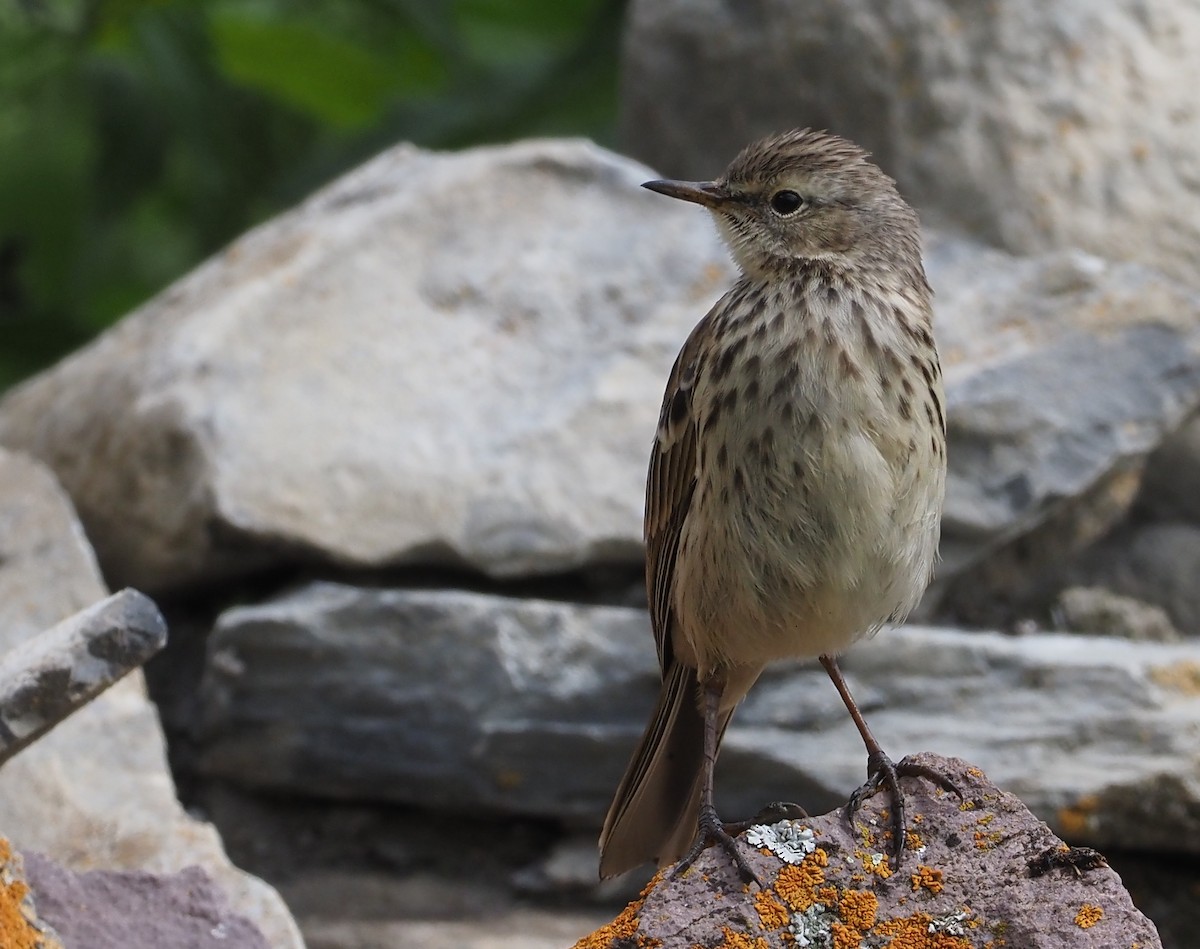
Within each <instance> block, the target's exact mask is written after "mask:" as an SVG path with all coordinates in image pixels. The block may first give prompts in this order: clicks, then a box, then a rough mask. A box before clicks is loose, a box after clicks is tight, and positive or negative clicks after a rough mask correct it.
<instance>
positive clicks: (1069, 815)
mask: <svg viewBox="0 0 1200 949" xmlns="http://www.w3.org/2000/svg"><path fill="white" fill-rule="evenodd" d="M1099 807H1100V798H1098V797H1096V795H1094V794H1085V795H1084V796H1083V797H1081V798H1080V799H1079V800H1078V801H1076V802H1075V803H1074V804H1072V805H1071V806H1070V807H1064V808H1062V809H1060V810H1059V812H1058V823H1059V825H1060V826H1061V827H1062V831H1063V834H1064V835H1065V836H1067V837H1068V838H1069V837H1073V836H1078V835H1080V834H1083V833H1084V832H1085V831H1086V830H1087V829H1088V825H1089V824H1090V823H1091V822H1092V816H1093V815H1094V814H1095V812H1096V811H1097V810H1098V809H1099Z"/></svg>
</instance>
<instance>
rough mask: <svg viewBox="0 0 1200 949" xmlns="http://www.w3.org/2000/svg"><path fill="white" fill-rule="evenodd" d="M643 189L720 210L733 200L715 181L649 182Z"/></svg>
mask: <svg viewBox="0 0 1200 949" xmlns="http://www.w3.org/2000/svg"><path fill="white" fill-rule="evenodd" d="M642 187H643V188H649V189H650V190H651V191H657V192H658V193H659V194H665V195H668V196H669V197H672V198H679V200H681V201H691V202H692V203H693V204H702V205H704V207H706V208H719V207H721V205H723V204H728V203H729V202H730V201H731V200H732V199H733V196H732V195H731V194H730V193H729V192H728V190H726V189H725V188H723V187H721V186H720V185H719V184H717V183H716V182H715V181H647V182H646V183H645V184H644V185H642Z"/></svg>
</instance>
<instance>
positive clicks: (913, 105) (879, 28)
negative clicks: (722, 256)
mask: <svg viewBox="0 0 1200 949" xmlns="http://www.w3.org/2000/svg"><path fill="white" fill-rule="evenodd" d="M1197 50H1200V8H1198V7H1196V5H1195V4H1191V3H1142V2H1139V0H1113V2H1107V3H1094V2H1092V0H1060V2H1056V3H1042V2H1039V0H1006V2H1004V3H995V4H990V5H986V6H979V5H967V6H964V5H962V4H961V3H958V2H955V0H895V2H888V3H884V4H880V3H877V2H874V0H817V2H809V3H803V4H797V3H792V2H790V0H760V2H757V3H754V4H752V5H748V4H745V3H743V2H741V0H637V2H635V3H634V4H633V6H632V8H631V14H630V20H629V26H628V27H627V34H626V43H625V57H624V70H623V73H624V77H623V90H622V109H623V113H624V114H623V118H622V125H623V136H622V137H623V140H624V145H625V147H626V148H627V149H628V150H629V151H630V153H631V154H633V155H635V156H636V157H638V158H640V159H642V160H643V161H646V162H649V163H650V164H652V165H654V166H656V167H658V168H660V169H662V170H663V171H664V172H666V173H668V174H669V175H670V176H671V177H677V178H687V177H703V178H708V177H712V176H713V175H714V174H716V172H717V171H718V170H720V169H721V168H723V167H724V166H725V164H726V163H727V162H728V161H729V159H730V158H731V157H732V156H733V155H734V154H735V153H736V151H737V150H738V149H739V148H741V147H742V145H744V144H745V143H746V142H748V141H749V140H750V139H752V138H754V137H756V136H757V135H759V134H762V133H764V132H768V131H773V130H775V129H779V128H791V127H793V126H796V125H817V126H824V127H828V128H831V129H833V130H834V131H837V132H840V133H842V134H844V135H847V136H849V137H850V138H852V139H855V140H857V141H859V142H861V143H862V144H863V145H865V146H866V147H867V148H869V149H870V150H871V151H873V152H874V153H875V155H876V156H877V158H878V159H879V160H880V162H881V163H882V165H883V167H884V168H885V169H887V170H888V171H889V172H890V173H891V174H893V175H894V176H895V177H897V178H898V180H899V181H900V183H901V187H902V189H903V190H904V191H905V193H906V194H908V195H909V196H910V197H911V198H912V199H914V200H915V203H916V204H917V206H918V207H919V208H920V209H921V210H922V211H923V212H937V213H938V214H939V215H940V216H941V217H944V218H946V219H949V220H952V221H957V222H959V223H960V224H963V225H966V226H967V227H968V228H969V229H970V230H971V231H972V232H973V233H975V234H977V235H979V236H981V237H984V238H985V239H987V240H989V241H990V242H993V243H998V244H1001V245H1002V246H1006V247H1008V248H1010V249H1013V250H1017V251H1020V252H1030V251H1040V250H1044V249H1046V248H1049V247H1083V248H1085V249H1087V250H1090V251H1092V252H1094V253H1099V254H1102V255H1103V256H1106V257H1111V258H1114V259H1118V260H1131V259H1132V260H1140V261H1142V262H1144V263H1149V264H1152V265H1154V266H1156V267H1161V268H1164V269H1166V270H1168V271H1169V272H1173V273H1175V274H1176V275H1177V276H1179V277H1180V278H1181V279H1184V280H1189V281H1192V282H1193V283H1194V282H1195V281H1196V271H1195V260H1196V258H1197V256H1198V255H1200V188H1198V187H1197V182H1198V181H1200V112H1197V110H1196V108H1195V103H1194V97H1193V92H1192V91H1193V90H1194V89H1195V88H1196V86H1197V84H1200V56H1197ZM764 90H766V92H764ZM784 90H786V93H784Z"/></svg>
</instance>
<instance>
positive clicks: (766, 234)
mask: <svg viewBox="0 0 1200 949" xmlns="http://www.w3.org/2000/svg"><path fill="white" fill-rule="evenodd" d="M645 187H647V188H649V189H650V190H652V191H657V192H659V193H661V194H665V195H669V196H671V197H674V198H680V199H682V200H684V201H691V202H694V203H696V204H699V205H701V206H703V207H705V208H707V209H708V210H709V211H710V212H712V216H713V217H714V218H715V220H716V223H717V226H718V228H719V230H720V232H721V234H722V236H723V237H724V238H725V240H726V241H727V242H728V244H729V247H730V249H731V251H732V254H733V257H734V260H735V261H736V263H737V266H738V269H739V271H740V274H739V276H738V278H737V281H736V282H735V283H734V285H733V287H732V289H730V290H729V292H728V293H726V294H725V295H724V296H723V297H722V298H721V299H720V300H719V301H718V302H717V304H716V305H715V306H714V307H713V308H712V310H710V311H709V313H708V315H707V316H705V317H704V319H702V320H701V321H700V322H699V324H697V326H696V328H695V329H694V330H693V331H692V333H691V335H690V336H689V337H688V339H687V341H686V342H685V343H684V346H683V349H682V351H681V352H680V354H679V357H678V359H676V361H675V366H674V368H673V369H672V371H671V375H670V379H669V381H668V382H667V390H666V394H665V396H664V397H663V404H662V413H661V415H660V417H659V423H658V432H657V435H656V438H655V443H654V447H653V449H652V451H651V455H650V473H649V477H648V479H647V486H646V519H645V537H646V554H647V563H646V580H647V590H648V594H649V600H650V615H651V619H652V623H653V628H654V638H655V641H656V643H657V645H658V659H659V665H660V668H661V671H662V688H661V691H660V694H659V699H658V704H657V707H656V708H655V710H654V713H653V716H652V717H651V720H650V723H649V725H648V726H647V728H646V732H645V734H644V735H643V737H642V740H641V743H640V745H639V746H638V748H637V750H636V751H635V752H634V755H633V758H632V760H631V761H630V763H629V766H628V769H627V770H626V772H625V776H624V778H622V780H621V784H620V786H619V787H618V788H617V792H616V796H615V798H614V800H613V803H612V806H611V808H610V809H609V812H608V817H607V819H606V820H605V823H604V831H603V833H602V835H601V837H600V872H601V875H602V876H611V875H613V874H616V873H621V872H623V871H625V870H628V869H630V868H632V867H634V866H637V865H638V864H641V863H643V862H646V861H649V860H655V861H657V862H658V863H660V864H665V863H667V862H670V861H673V860H675V859H677V858H679V857H681V856H682V858H683V859H682V861H681V862H680V863H679V864H678V866H677V868H676V871H675V872H677V873H678V872H680V871H681V870H682V869H685V868H686V867H687V866H688V865H690V864H691V862H692V861H693V860H694V859H695V858H696V856H697V855H698V854H699V853H700V852H701V851H702V850H703V849H704V848H705V847H707V846H710V845H712V844H717V845H720V846H722V847H723V848H724V849H725V850H726V851H728V853H729V854H730V856H731V857H732V858H733V859H734V861H735V862H736V863H737V865H738V867H739V868H740V870H741V872H742V874H743V876H745V877H746V878H752V877H753V873H752V872H751V871H750V869H749V867H748V866H747V864H746V862H745V860H744V858H743V857H742V856H741V854H740V853H739V852H738V849H737V844H736V841H735V840H734V839H733V836H732V834H731V832H730V831H731V830H734V829H735V828H734V827H733V826H731V825H725V824H724V823H722V821H721V820H720V818H719V817H718V815H717V811H716V808H715V807H714V805H713V767H714V764H715V763H716V758H717V750H718V748H719V746H720V742H721V737H722V735H723V734H724V732H725V728H726V726H727V725H728V724H729V719H730V716H731V715H732V714H733V711H734V708H735V707H736V706H737V704H738V703H739V702H740V701H741V700H742V699H743V698H744V697H745V695H746V693H747V691H748V690H749V689H750V687H751V686H752V685H753V684H754V681H755V680H756V679H757V678H758V676H759V674H760V673H761V672H762V671H763V669H764V668H765V667H766V665H767V664H768V663H769V662H771V661H773V660H777V659H784V658H791V657H814V656H815V657H819V658H820V661H821V663H822V664H823V665H824V667H825V669H826V671H827V672H828V673H829V676H830V677H831V678H832V680H833V683H834V685H835V686H836V687H837V690H838V692H839V694H840V695H841V697H842V700H843V701H844V702H845V704H846V707H847V709H848V710H849V712H850V715H851V717H852V718H853V719H854V723H855V725H856V726H857V727H858V730H859V733H860V734H861V735H862V738H863V741H864V742H865V744H866V747H867V775H868V777H867V782H866V784H864V785H863V786H862V787H861V788H859V789H858V790H856V791H855V792H854V793H853V794H852V795H851V797H850V801H849V804H848V805H847V811H848V813H849V814H851V815H852V814H853V812H854V810H855V809H856V808H857V807H858V806H859V805H860V804H861V802H862V801H863V800H864V799H865V798H867V797H869V796H870V795H872V794H874V793H875V792H876V791H878V790H879V789H881V788H882V789H885V790H886V791H887V792H888V793H889V795H890V796H891V798H892V805H893V806H892V833H893V859H894V861H895V862H896V863H897V864H898V863H899V861H900V859H901V856H902V853H903V847H904V833H905V823H904V795H903V792H902V791H901V788H900V784H899V778H900V777H901V776H920V777H925V778H928V779H930V780H933V781H935V782H937V783H938V784H939V785H941V786H943V787H946V788H948V789H950V790H953V789H954V786H953V784H952V783H951V782H950V781H949V780H947V779H946V778H945V777H944V776H942V775H940V774H938V773H937V772H934V771H932V770H930V769H928V768H925V767H922V766H920V765H918V764H915V763H914V762H911V761H909V760H908V759H904V760H902V761H900V762H899V763H898V764H893V762H892V761H891V760H890V759H889V758H888V757H887V755H886V754H884V751H883V749H882V748H881V747H880V745H879V743H878V742H877V741H876V740H875V738H874V736H872V734H871V731H870V729H869V728H868V727H867V723H866V722H865V721H864V720H863V717H862V715H861V713H860V712H859V710H858V708H857V706H856V705H855V703H854V699H853V698H852V697H851V695H850V691H849V689H848V688H847V687H846V683H845V680H844V679H843V678H842V674H841V671H840V670H839V668H838V664H837V658H836V657H837V656H838V654H840V653H841V652H843V651H844V650H845V649H846V648H847V647H849V646H850V645H851V644H852V643H853V642H854V641H855V640H857V639H859V638H860V637H862V636H866V635H870V634H872V633H874V632H875V631H877V630H878V629H879V628H880V627H881V626H883V625H884V624H887V623H895V622H899V621H901V620H903V619H904V617H905V616H906V615H907V614H908V612H909V611H910V610H911V609H912V608H913V606H915V605H916V603H917V601H918V600H919V599H920V597H921V595H922V593H923V592H924V590H925V587H926V586H927V584H928V583H929V578H930V574H931V571H932V568H933V563H934V559H935V557H936V551H937V544H938V533H939V529H940V520H941V507H942V495H943V490H944V486H945V478H946V421H945V409H944V406H945V400H944V398H943V394H942V382H941V371H940V367H939V363H938V353H937V348H936V346H935V344H934V340H933V334H932V331H931V312H930V298H931V295H932V292H931V290H930V288H929V284H928V283H927V282H926V279H925V272H924V269H923V267H922V264H921V241H920V230H919V225H918V221H917V215H916V213H915V212H914V211H913V210H912V208H910V207H909V206H908V205H907V204H906V203H905V202H904V200H903V199H902V198H901V197H900V195H899V193H898V192H897V190H896V186H895V182H893V181H892V179H891V178H889V177H888V176H887V175H885V174H884V173H883V172H882V171H881V170H880V169H879V168H878V167H877V166H876V165H874V164H873V163H872V162H870V161H869V160H868V158H867V155H866V153H865V152H864V151H863V150H862V149H860V148H859V147H857V146H856V145H854V144H852V143H850V142H848V141H846V140H844V139H841V138H838V137H837V136H835V135H831V134H829V133H827V132H818V131H813V130H810V129H803V130H797V131H791V132H785V133H783V134H780V135H775V136H772V137H770V138H767V139H764V140H763V141H760V142H756V143H755V144H753V145H750V146H749V147H747V148H746V149H745V150H744V151H743V152H742V153H741V154H740V155H738V157H737V158H736V159H734V161H733V164H731V165H730V166H729V168H728V170H726V172H725V174H724V175H723V176H722V177H720V178H718V179H717V180H715V181H708V182H685V181H650V182H647V183H646V185H645Z"/></svg>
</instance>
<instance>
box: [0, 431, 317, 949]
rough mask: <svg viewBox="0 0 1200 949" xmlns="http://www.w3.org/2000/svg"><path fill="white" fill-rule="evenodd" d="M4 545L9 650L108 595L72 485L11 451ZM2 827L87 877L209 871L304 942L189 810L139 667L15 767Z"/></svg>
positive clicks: (276, 941)
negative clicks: (67, 487) (96, 872)
mask: <svg viewBox="0 0 1200 949" xmlns="http://www.w3.org/2000/svg"><path fill="white" fill-rule="evenodd" d="M0 545H2V548H0V653H4V652H7V651H8V650H10V649H13V648H15V647H17V646H18V645H19V644H20V643H22V642H24V641H25V640H27V639H28V638H30V637H32V636H35V635H37V634H38V633H40V632H41V631H42V630H43V629H45V628H47V627H50V626H53V625H54V624H56V623H57V622H59V621H60V620H62V619H64V618H65V617H68V616H70V615H71V614H73V613H76V612H77V611H79V610H82V609H83V608H84V607H87V606H88V605H90V604H92V603H94V602H95V601H97V600H99V599H101V598H103V597H105V596H106V595H107V592H108V591H107V590H106V589H105V587H104V583H103V581H102V580H101V578H100V574H99V570H98V568H97V566H96V561H95V558H94V556H93V554H92V551H91V548H90V547H89V546H88V545H87V541H86V540H85V538H84V536H83V531H82V529H81V528H80V526H79V522H78V521H77V520H76V518H75V514H74V511H73V510H72V508H71V504H70V501H69V499H68V498H67V497H66V495H65V494H64V493H63V490H62V488H61V487H59V485H58V484H57V483H56V482H55V480H54V478H53V477H52V475H51V474H50V473H49V472H48V471H47V470H46V469H45V468H44V467H43V466H42V465H40V464H38V463H37V462H35V461H33V460H32V459H30V458H28V457H25V456H23V455H20V454H14V453H10V452H7V451H4V450H2V449H0ZM0 828H2V829H3V831H4V832H5V833H7V834H8V835H9V836H10V837H11V839H12V841H13V844H14V846H16V847H18V848H19V849H20V850H22V851H24V852H28V851H31V850H38V851H41V852H43V853H47V854H49V855H51V856H52V857H53V858H54V859H55V860H58V861H60V862H62V863H64V864H65V865H67V866H69V867H71V868H73V869H77V870H82V869H91V868H95V867H105V868H111V869H145V870H150V871H154V872H170V871H174V870H178V869H181V868H183V867H186V866H188V865H190V864H199V865H201V866H203V867H205V868H206V870H207V871H208V872H209V873H211V874H212V876H213V878H214V879H216V880H217V881H218V882H219V883H220V885H221V887H222V888H223V889H224V891H225V892H226V894H227V895H228V898H229V900H230V902H231V904H232V905H233V906H234V908H235V909H236V910H237V911H238V912H240V913H242V914H244V915H246V916H248V917H250V918H251V919H253V920H254V921H255V922H256V924H257V925H258V926H259V927H260V928H261V929H262V930H263V932H264V933H266V934H267V936H268V938H269V940H270V944H271V946H272V947H273V949H300V947H302V946H303V942H302V941H301V939H300V936H299V933H298V931H297V929H296V926H295V923H294V922H293V920H292V918H291V915H290V914H289V913H288V911H287V908H286V907H285V906H284V905H283V902H282V901H281V900H280V898H279V895H278V894H277V893H276V892H275V891H274V890H273V889H272V888H271V887H269V886H267V885H266V884H265V883H263V882H262V881H261V880H258V879H255V878H254V877H251V876H249V875H247V874H244V873H242V872H241V871H240V870H238V869H237V868H236V867H234V866H233V865H232V864H230V863H229V861H228V859H227V858H226V857H225V854H224V852H223V851H222V849H221V842H220V839H219V837H218V836H217V834H216V831H215V830H214V829H213V827H212V826H211V825H209V824H205V823H202V822H200V821H196V820H193V819H192V818H190V817H189V816H188V815H187V814H186V813H185V812H184V810H183V808H182V807H180V805H179V802H178V800H177V799H176V797H175V788H174V783H173V781H172V779H171V774H170V771H169V770H168V768H167V763H166V757H165V754H164V748H163V736H162V731H161V729H160V728H159V725H158V719H157V716H156V715H155V711H154V708H153V706H152V705H151V704H150V702H149V701H148V700H147V697H146V690H145V685H144V682H143V679H142V674H141V672H140V671H135V672H133V673H131V674H130V675H128V676H126V677H125V678H124V679H122V680H121V681H120V682H118V683H116V684H115V685H114V686H112V688H110V689H109V690H108V691H106V692H104V694H102V695H100V696H98V697H97V698H96V699H95V700H94V701H92V702H91V703H89V704H88V705H87V706H85V707H84V708H82V709H80V710H79V711H78V712H76V713H75V714H74V715H72V716H71V717H70V718H68V719H67V720H66V721H64V722H63V723H62V724H60V725H59V726H58V727H57V728H55V729H54V730H53V731H52V732H50V733H49V734H47V735H45V736H44V737H42V738H41V739H40V740H39V741H37V742H36V743H35V744H33V745H31V746H30V747H28V748H26V749H25V750H24V751H22V752H21V754H19V755H18V756H17V757H15V758H13V759H12V760H11V761H9V762H7V763H6V764H5V765H4V770H3V779H2V780H0Z"/></svg>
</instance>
